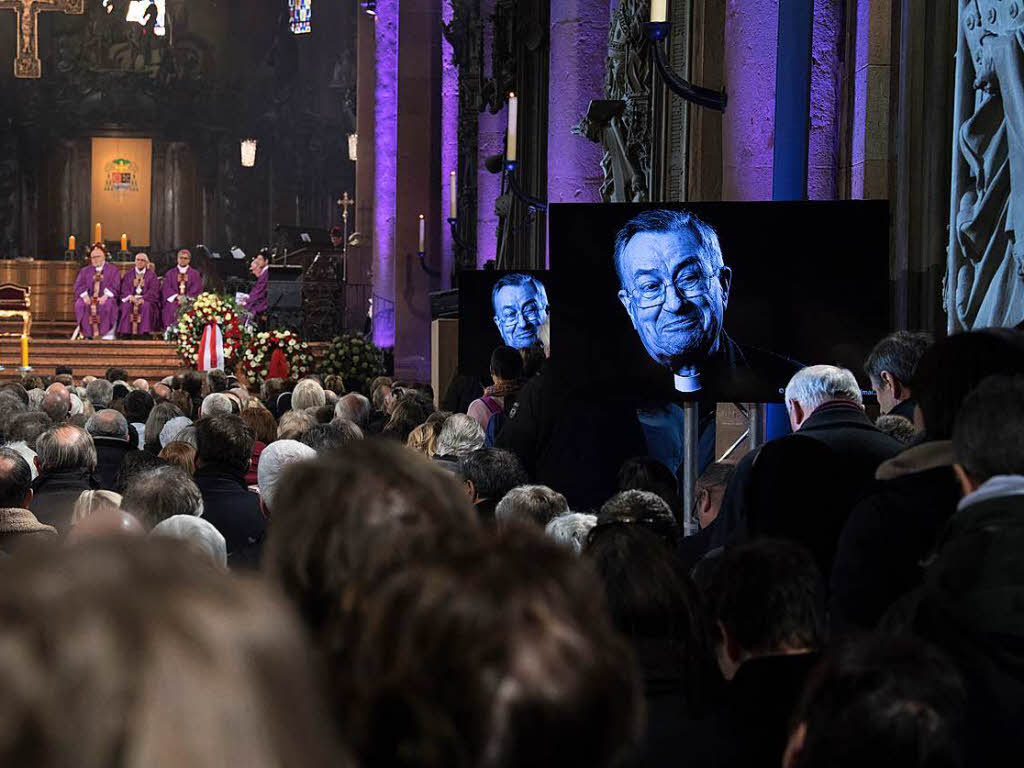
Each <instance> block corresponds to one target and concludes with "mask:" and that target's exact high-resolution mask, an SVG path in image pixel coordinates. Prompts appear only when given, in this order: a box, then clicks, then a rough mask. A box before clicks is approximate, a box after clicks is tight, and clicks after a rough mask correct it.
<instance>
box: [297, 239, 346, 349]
mask: <svg viewBox="0 0 1024 768" xmlns="http://www.w3.org/2000/svg"><path fill="white" fill-rule="evenodd" d="M339 258H341V257H340V256H336V255H333V254H328V255H321V256H320V257H318V258H317V259H315V260H314V261H313V263H312V264H310V265H309V266H308V267H307V268H306V271H305V273H304V274H303V276H302V316H303V321H302V333H303V338H304V339H305V340H306V341H330V340H331V339H333V338H334V337H335V336H337V335H338V334H339V333H341V332H342V330H344V327H343V325H344V319H345V284H344V282H342V279H341V269H340V265H339V264H338V259H339Z"/></svg>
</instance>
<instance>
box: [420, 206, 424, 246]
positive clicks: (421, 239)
mask: <svg viewBox="0 0 1024 768" xmlns="http://www.w3.org/2000/svg"><path fill="white" fill-rule="evenodd" d="M423 252H424V248H423V214H422V213H421V214H420V253H423Z"/></svg>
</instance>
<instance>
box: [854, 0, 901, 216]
mask: <svg viewBox="0 0 1024 768" xmlns="http://www.w3.org/2000/svg"><path fill="white" fill-rule="evenodd" d="M854 13H855V14H856V15H855V18H854V24H855V33H854V34H855V36H854V50H853V56H854V71H853V83H852V84H851V86H852V88H853V110H852V112H853V114H852V118H851V125H850V169H849V195H850V197H851V198H853V199H860V198H876V199H877V198H883V199H884V198H886V197H888V196H889V84H890V80H891V77H892V75H891V61H892V53H891V37H892V35H891V31H892V2H891V0H856V2H855V3H854Z"/></svg>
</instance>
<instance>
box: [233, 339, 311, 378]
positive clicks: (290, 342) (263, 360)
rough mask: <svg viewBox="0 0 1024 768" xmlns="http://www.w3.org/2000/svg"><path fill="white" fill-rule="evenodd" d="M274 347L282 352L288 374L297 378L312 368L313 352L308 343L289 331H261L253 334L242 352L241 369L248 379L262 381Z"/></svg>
mask: <svg viewBox="0 0 1024 768" xmlns="http://www.w3.org/2000/svg"><path fill="white" fill-rule="evenodd" d="M275 349H280V350H281V351H282V352H283V353H284V357H285V360H286V361H287V362H288V376H289V377H290V378H292V379H298V378H301V377H303V376H305V375H306V374H307V373H309V372H310V371H311V370H312V368H313V353H312V352H310V350H309V344H307V343H306V342H304V341H302V340H301V339H300V338H299V337H298V336H296V335H295V334H294V333H292V332H291V331H287V330H274V331H261V332H260V333H257V334H254V335H253V336H252V338H251V339H250V340H249V343H248V344H247V345H246V347H245V350H244V351H243V352H242V370H243V371H244V372H245V375H246V376H247V377H248V378H249V380H250V381H262V380H263V379H264V378H266V377H267V375H268V374H269V373H270V357H271V355H273V354H274V350H275Z"/></svg>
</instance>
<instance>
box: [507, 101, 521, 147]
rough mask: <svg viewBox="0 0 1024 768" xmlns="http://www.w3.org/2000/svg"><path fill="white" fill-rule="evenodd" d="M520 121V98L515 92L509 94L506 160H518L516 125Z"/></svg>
mask: <svg viewBox="0 0 1024 768" xmlns="http://www.w3.org/2000/svg"><path fill="white" fill-rule="evenodd" d="M518 122H519V99H518V98H516V95H515V94H514V93H510V94H509V95H508V139H507V143H506V144H505V160H507V161H508V162H510V163H514V162H515V161H516V125H517V124H518Z"/></svg>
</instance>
